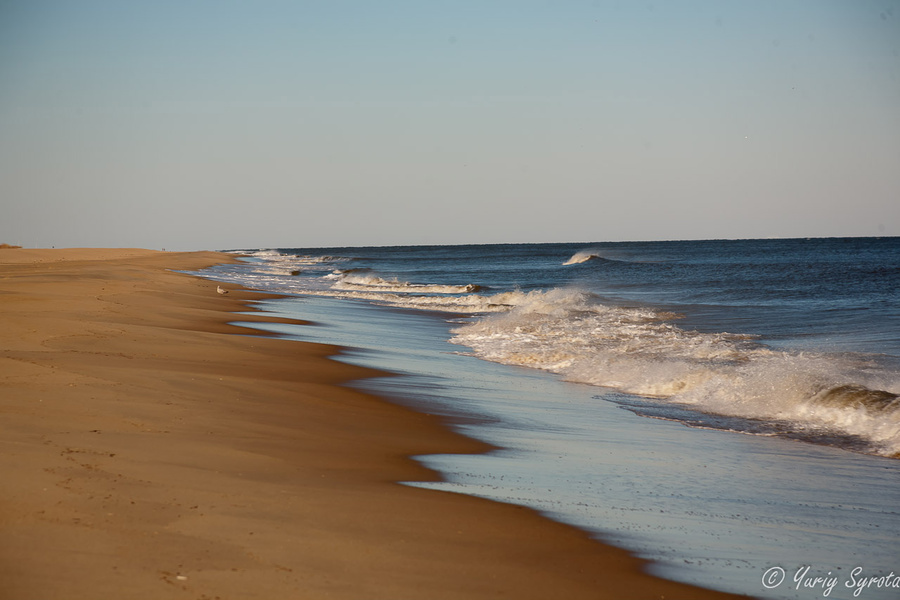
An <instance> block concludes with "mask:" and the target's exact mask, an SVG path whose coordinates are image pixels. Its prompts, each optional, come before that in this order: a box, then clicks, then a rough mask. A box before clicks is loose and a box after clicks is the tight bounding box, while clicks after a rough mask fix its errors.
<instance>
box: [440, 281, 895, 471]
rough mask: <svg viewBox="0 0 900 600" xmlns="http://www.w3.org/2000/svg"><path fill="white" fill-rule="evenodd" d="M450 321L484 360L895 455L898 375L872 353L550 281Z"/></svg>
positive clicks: (461, 341) (457, 334)
mask: <svg viewBox="0 0 900 600" xmlns="http://www.w3.org/2000/svg"><path fill="white" fill-rule="evenodd" d="M521 300H522V301H521V302H520V303H518V304H517V305H516V306H515V308H513V309H512V310H509V311H508V312H505V313H504V314H497V315H490V316H486V317H484V318H482V319H480V320H477V321H474V322H472V323H468V324H466V325H463V326H461V327H458V328H456V329H454V330H453V333H454V337H453V339H452V340H451V341H452V342H453V343H456V344H460V345H464V346H468V347H470V348H472V350H473V351H474V355H475V356H478V357H480V358H484V359H487V360H491V361H495V362H500V363H505V364H511V365H519V366H526V367H532V368H537V369H543V370H546V371H550V372H553V373H557V374H559V375H561V376H562V377H563V378H565V379H566V380H568V381H573V382H578V383H587V384H591V385H596V386H601V387H606V388H611V389H614V390H617V391H621V392H625V393H628V394H632V395H637V396H644V397H650V398H659V399H665V400H666V401H668V402H673V403H678V404H680V405H686V406H690V407H693V408H695V409H697V410H700V411H703V412H707V413H711V414H718V415H726V416H731V417H741V418H746V419H765V420H778V421H784V422H790V423H792V424H793V426H794V428H795V430H799V431H807V432H809V433H810V434H811V435H813V434H815V435H818V434H821V433H823V432H831V433H839V434H843V435H850V436H856V437H859V438H862V439H864V440H866V442H867V443H868V444H869V446H870V448H868V450H870V451H872V452H874V453H877V454H882V455H885V456H893V457H900V401H898V399H897V397H898V394H900V380H898V377H897V375H896V373H891V372H890V371H889V370H885V369H883V368H882V367H881V366H880V365H879V364H878V363H877V360H876V358H875V357H872V356H867V355H860V354H843V355H835V354H824V353H810V352H790V351H782V350H773V349H771V348H768V347H766V346H763V345H761V344H759V343H758V342H757V341H756V340H755V339H754V338H753V337H751V336H746V335H735V334H729V333H702V332H697V331H689V330H685V329H681V328H679V327H678V326H676V325H675V324H674V323H672V322H671V320H672V317H673V315H671V314H666V313H660V312H657V311H653V310H649V309H635V308H621V307H610V306H606V305H604V304H602V303H600V302H598V300H597V298H596V297H594V296H592V295H591V294H588V293H585V292H580V291H577V290H551V291H549V292H545V293H532V294H530V295H529V296H528V297H526V298H522V299H521Z"/></svg>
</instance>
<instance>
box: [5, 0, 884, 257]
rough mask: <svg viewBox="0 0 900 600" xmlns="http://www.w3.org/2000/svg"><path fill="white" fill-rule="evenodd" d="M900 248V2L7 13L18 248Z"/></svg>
mask: <svg viewBox="0 0 900 600" xmlns="http://www.w3.org/2000/svg"><path fill="white" fill-rule="evenodd" d="M842 235H847V236H867V235H900V0H881V1H866V0H855V1H853V2H847V1H839V0H834V1H828V0H821V1H813V0H806V1H804V0H796V1H783V0H761V1H755V2H737V1H735V2H712V1H710V2H700V1H673V2H669V1H666V2H663V1H657V0H653V1H641V2H626V1H624V0H623V1H620V2H612V1H609V2H606V1H559V2H548V1H540V2H538V1H528V0H508V1H502V0H496V1H492V0H478V1H470V0H455V1H427V0H410V1H393V0H384V1H371V2H369V1H355V2H351V1H341V0H322V1H301V0H297V1H275V0H262V1H258V2H252V1H249V0H248V1H233V0H177V1H176V0H171V1H170V0H155V1H152V2H151V1H147V2H139V1H117V0H102V1H100V0H78V1H77V2H71V1H68V0H56V1H54V0H4V1H2V2H0V242H6V243H15V244H20V245H24V246H27V247H46V246H51V245H53V246H56V247H62V246H140V247H148V248H163V247H164V248H168V249H204V248H209V249H221V248H249V247H289V246H295V247H296V246H330V245H368V244H375V245H392V244H429V243H440V244H444V243H490V242H547V241H584V242H590V241H607V240H609V241H616V240H652V239H698V238H748V237H753V238H755V237H807V236H842Z"/></svg>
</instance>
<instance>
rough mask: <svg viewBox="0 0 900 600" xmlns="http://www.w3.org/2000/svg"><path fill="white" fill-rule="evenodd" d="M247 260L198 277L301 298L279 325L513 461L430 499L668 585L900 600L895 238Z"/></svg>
mask: <svg viewBox="0 0 900 600" xmlns="http://www.w3.org/2000/svg"><path fill="white" fill-rule="evenodd" d="M244 252H245V253H247V254H248V256H247V258H245V259H244V261H243V262H242V264H239V265H222V266H219V267H216V268H214V269H211V270H207V271H205V272H204V275H205V276H208V277H212V278H215V279H218V280H222V281H233V282H236V283H241V284H243V285H246V286H248V287H253V288H257V289H262V290H267V291H278V292H283V293H288V294H292V295H294V296H293V297H291V298H287V299H284V300H276V301H267V302H265V303H264V305H265V308H266V310H269V311H271V312H275V313H278V314H283V315H286V316H293V317H300V318H306V319H309V320H312V321H315V322H317V323H320V324H323V325H325V326H323V327H306V328H296V327H290V326H284V325H277V326H271V327H272V328H274V330H277V331H279V332H281V333H284V334H286V335H293V336H297V337H299V338H302V339H310V340H314V341H323V342H330V343H337V344H341V345H344V346H347V347H351V348H356V349H357V351H356V352H353V353H350V354H349V355H348V356H346V357H345V359H346V360H351V361H357V362H361V363H364V364H367V365H371V366H378V367H381V368H385V369H388V370H392V371H399V372H403V373H405V374H406V375H407V376H406V377H401V378H385V379H375V380H369V381H367V382H362V383H361V384H360V385H362V386H364V387H366V388H367V389H369V390H373V391H378V392H380V393H383V394H386V395H390V396H392V397H395V398H400V399H404V400H405V401H408V402H410V403H413V404H416V405H417V406H418V407H419V408H420V409H422V410H429V411H431V412H440V413H442V414H445V415H448V416H450V417H452V418H453V419H454V422H455V423H456V426H457V427H458V428H460V429H462V430H463V431H464V432H465V433H467V434H469V435H472V436H474V437H478V438H481V439H485V440H487V441H490V442H492V443H494V444H495V445H497V446H498V447H499V448H500V449H499V450H497V451H495V452H491V453H488V454H486V455H480V456H432V457H420V460H422V461H423V462H424V463H425V464H427V465H428V466H431V467H433V468H436V469H438V470H440V471H441V472H443V473H444V474H445V476H446V479H447V481H445V482H441V483H434V484H419V485H425V486H428V487H434V488H439V489H446V490H452V491H460V492H463V493H470V494H475V495H480V496H485V497H489V498H492V499H496V500H501V501H507V502H516V503H520V504H524V505H528V506H532V507H535V508H537V509H539V510H541V511H543V512H545V513H546V514H548V515H549V516H551V517H553V518H556V519H558V520H561V521H565V522H569V523H572V524H574V525H576V526H579V527H582V528H584V529H586V530H588V531H590V532H592V533H593V534H595V535H597V536H598V537H600V538H602V539H604V540H606V541H609V542H612V543H615V544H617V545H621V546H624V547H626V548H629V549H631V550H633V551H635V552H636V553H638V554H639V555H641V556H644V557H646V558H648V559H650V560H652V561H654V566H653V567H652V570H654V571H655V572H657V573H659V574H662V575H664V576H667V577H670V578H673V579H679V580H683V581H689V582H693V583H699V584H701V585H706V586H708V587H715V588H718V589H725V590H730V591H737V592H741V593H745V594H750V595H755V596H759V597H766V598H818V597H837V598H842V597H853V592H854V591H857V590H859V595H857V596H856V597H864V598H895V597H900V589H898V588H897V587H889V586H890V585H891V584H892V583H894V582H893V581H892V580H891V578H890V573H891V571H892V570H893V571H894V572H895V573H900V564H898V563H900V558H898V557H900V543H898V541H897V539H898V538H897V536H898V534H900V508H898V507H900V505H898V501H900V462H898V460H897V457H898V455H900V454H898V453H900V403H898V400H897V395H898V393H900V306H898V293H897V289H898V283H900V239H898V238H884V239H875V238H872V239H811V240H752V241H702V242H643V243H595V244H536V245H530V244H525V245H484V246H435V247H423V246H418V247H392V248H383V247H380V248H327V249H312V248H293V249H276V250H253V251H249V252H248V251H244ZM648 417H649V418H648ZM779 577H780V579H779ZM865 577H884V578H885V579H883V580H874V582H872V583H870V586H869V587H866V588H858V587H854V586H858V585H859V582H860V581H866V582H867V583H869V581H868V580H864V579H863V578H865ZM832 581H833V582H834V585H833V586H831V591H830V592H829V594H828V596H825V595H824V594H825V592H826V591H827V588H828V587H829V585H828V584H829V583H830V582H832ZM895 585H900V581H897V582H896V583H895Z"/></svg>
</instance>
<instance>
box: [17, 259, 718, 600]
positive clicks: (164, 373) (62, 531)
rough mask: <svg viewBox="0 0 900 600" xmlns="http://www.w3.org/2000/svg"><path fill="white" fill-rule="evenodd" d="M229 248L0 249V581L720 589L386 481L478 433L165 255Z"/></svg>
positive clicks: (171, 587) (214, 587)
mask: <svg viewBox="0 0 900 600" xmlns="http://www.w3.org/2000/svg"><path fill="white" fill-rule="evenodd" d="M229 260H234V257H232V256H230V255H227V254H220V253H214V252H192V253H173V252H156V251H149V250H137V249H119V250H91V249H69V250H28V249H2V250H0V307H2V310H0V351H2V354H0V365H2V366H0V430H2V432H3V434H2V437H0V442H2V446H0V448H2V450H0V472H2V476H3V484H2V486H0V539H2V542H0V598H2V599H4V600H6V599H8V600H38V599H51V598H66V599H67V600H71V599H78V598H84V599H88V598H89V599H104V598H129V599H154V600H158V599H165V598H191V599H214V598H221V599H231V598H233V599H241V598H266V599H282V598H284V599H288V598H291V599H294V598H311V599H319V598H322V599H325V598H335V599H345V598H346V599H363V598H365V599H376V598H384V599H391V600H398V599H410V600H412V599H417V600H419V599H439V598H466V599H476V598H500V597H505V598H535V599H538V598H539V599H548V598H566V599H576V598H592V599H602V598H610V599H627V598H646V599H650V598H666V599H669V600H671V599H676V598H683V599H693V600H702V599H706V598H726V597H731V596H728V595H725V594H719V593H716V592H710V591H707V590H703V589H699V588H694V587H691V586H688V585H683V584H679V583H673V582H669V581H665V580H661V579H658V578H654V577H651V576H649V575H646V574H644V573H643V571H642V567H643V563H642V562H641V561H639V560H638V559H636V558H634V557H632V556H630V555H629V554H628V553H626V552H625V551H623V550H620V549H618V548H614V547H611V546H606V545H603V544H601V543H598V542H597V541H595V540H592V539H590V538H589V537H588V536H587V534H585V533H583V532H581V531H579V530H577V529H575V528H572V527H568V526H565V525H561V524H558V523H555V522H552V521H550V520H548V519H546V518H544V517H542V516H540V515H539V514H537V513H535V512H533V511H530V510H528V509H525V508H521V507H517V506H513V505H506V504H500V503H494V502H491V501H487V500H482V499H478V498H473V497H468V496H463V495H456V494H450V493H445V492H438V491H433V490H425V489H417V488H412V487H408V486H402V485H398V484H397V483H395V482H398V481H410V480H417V481H433V480H436V479H437V478H438V477H439V476H438V474H436V473H434V472H432V471H429V470H428V469H426V468H424V467H423V466H421V465H419V464H418V463H417V462H415V461H414V460H412V459H410V458H408V457H409V456H411V455H418V454H436V453H473V452H480V451H484V450H487V447H486V446H485V445H484V444H482V443H480V442H477V441H474V440H471V439H468V438H465V437H463V436H461V435H458V434H456V433H453V432H452V431H451V430H450V429H448V428H447V427H445V426H444V425H443V424H442V423H441V422H440V420H439V419H437V418H436V417H433V416H429V415H426V414H421V413H417V412H413V411H411V410H409V409H407V408H403V407H400V406H398V405H394V404H391V403H389V402H387V401H384V400H382V399H379V398H376V397H373V396H369V395H366V394H363V393H361V392H358V391H355V390H352V389H349V388H346V387H342V386H341V385H340V384H341V383H342V382H346V381H349V380H353V379H359V378H364V377H369V376H375V375H379V373H376V372H373V371H370V370H367V369H364V368H361V367H355V366H351V365H347V364H344V363H338V362H335V361H333V360H330V358H329V357H330V356H333V355H335V354H336V353H339V352H340V349H339V348H336V347H332V346H325V345H320V344H309V343H303V342H297V341H289V340H283V339H277V338H273V337H262V336H261V335H260V334H259V333H258V332H256V331H251V330H248V329H245V328H241V327H237V326H233V325H229V324H228V323H229V322H230V321H234V320H236V317H235V314H234V313H236V312H242V311H250V310H252V302H253V300H256V299H260V298H262V297H263V296H261V295H260V294H257V293H254V292H250V291H246V290H240V289H235V288H233V287H230V288H229V293H228V294H225V295H222V294H218V293H217V291H216V287H217V285H216V283H215V282H212V281H207V280H203V279H199V278H196V277H192V276H189V275H185V274H182V273H177V272H175V271H177V270H193V269H200V268H204V267H207V266H211V265H213V264H217V263H222V262H226V261H229ZM239 319H240V320H241V321H253V320H263V321H265V320H271V319H270V318H268V317H266V316H265V315H262V314H260V315H243V314H242V315H241V316H240V318H239ZM248 334H249V335H248Z"/></svg>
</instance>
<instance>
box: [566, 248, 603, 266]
mask: <svg viewBox="0 0 900 600" xmlns="http://www.w3.org/2000/svg"><path fill="white" fill-rule="evenodd" d="M598 258H602V257H601V256H600V255H599V254H597V252H596V251H595V250H581V251H580V252H576V253H575V254H573V255H572V257H571V258H569V260H567V261H566V262H564V263H563V266H564V267H567V266H569V265H580V264H582V263H586V262H587V261H589V260H594V259H598Z"/></svg>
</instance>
